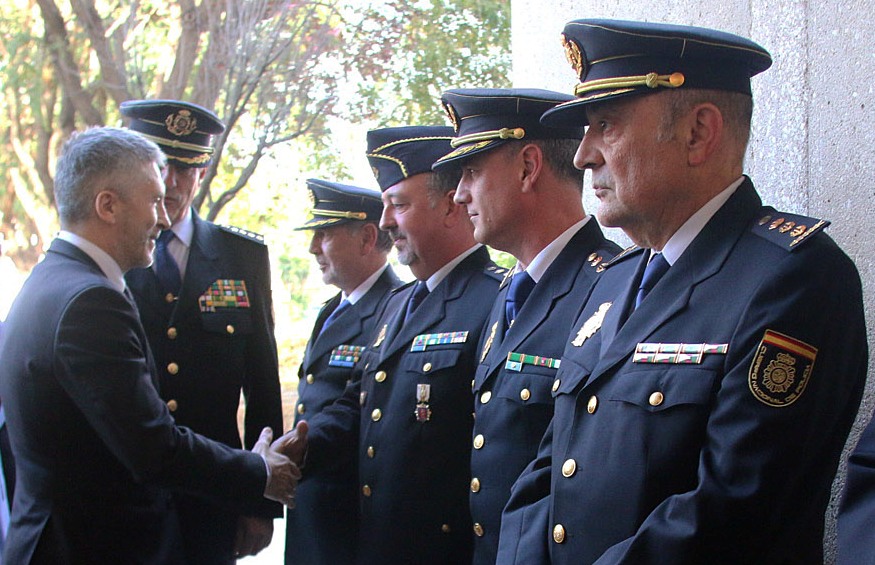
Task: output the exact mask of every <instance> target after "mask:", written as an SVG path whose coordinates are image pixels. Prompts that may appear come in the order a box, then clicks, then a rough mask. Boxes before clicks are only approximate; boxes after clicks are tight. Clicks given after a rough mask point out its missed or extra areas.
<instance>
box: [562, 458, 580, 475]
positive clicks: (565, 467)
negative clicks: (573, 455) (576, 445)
mask: <svg viewBox="0 0 875 565" xmlns="http://www.w3.org/2000/svg"><path fill="white" fill-rule="evenodd" d="M576 470H577V462H576V461H575V460H574V459H566V460H565V463H563V464H562V476H563V477H566V478H567V477H570V476H571V475H573V474H574V472H575V471H576Z"/></svg>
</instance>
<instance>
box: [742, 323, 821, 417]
mask: <svg viewBox="0 0 875 565" xmlns="http://www.w3.org/2000/svg"><path fill="white" fill-rule="evenodd" d="M816 358H817V348H816V347H813V346H811V345H809V344H807V343H805V342H803V341H799V340H797V339H794V338H792V337H790V336H788V335H784V334H782V333H778V332H776V331H774V330H766V332H765V334H763V338H762V339H761V340H760V344H759V345H758V346H757V349H756V354H755V355H754V358H753V361H751V364H750V370H749V371H748V386H749V388H750V391H751V392H752V393H753V395H754V397H755V398H756V399H757V400H759V401H760V402H762V403H763V404H766V405H768V406H772V407H775V408H781V407H784V406H789V405H791V404H793V403H794V402H796V401H797V400H798V399H799V397H800V396H802V393H803V392H805V387H806V386H807V385H808V380H809V379H810V378H811V371H812V369H813V368H814V360H815V359H816Z"/></svg>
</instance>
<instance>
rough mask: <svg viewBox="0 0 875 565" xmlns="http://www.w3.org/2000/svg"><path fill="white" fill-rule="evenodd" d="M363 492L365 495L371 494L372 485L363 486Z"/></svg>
mask: <svg viewBox="0 0 875 565" xmlns="http://www.w3.org/2000/svg"><path fill="white" fill-rule="evenodd" d="M362 494H363V495H365V496H371V487H369V486H368V485H365V486H363V487H362Z"/></svg>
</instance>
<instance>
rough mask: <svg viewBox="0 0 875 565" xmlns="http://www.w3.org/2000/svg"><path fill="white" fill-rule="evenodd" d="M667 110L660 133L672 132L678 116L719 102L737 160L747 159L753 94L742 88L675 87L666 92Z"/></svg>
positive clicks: (663, 136) (663, 134)
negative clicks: (733, 90) (701, 106)
mask: <svg viewBox="0 0 875 565" xmlns="http://www.w3.org/2000/svg"><path fill="white" fill-rule="evenodd" d="M665 95H666V96H665V112H664V113H663V119H662V124H660V135H661V137H662V138H663V139H664V138H665V137H666V136H668V135H669V132H670V131H671V130H672V129H673V126H674V125H675V123H677V120H679V119H680V118H681V116H683V115H685V114H686V113H687V112H689V111H690V110H692V109H693V108H694V107H696V106H697V105H699V104H703V103H706V102H710V103H711V104H714V105H715V106H717V108H718V109H719V110H720V113H721V114H722V115H723V127H724V129H725V131H726V133H727V135H728V137H729V138H730V139H731V140H732V141H733V143H734V146H735V150H736V152H737V155H735V156H734V158H737V160H738V162H739V163H741V162H743V161H744V152H745V151H746V150H747V144H748V141H749V140H750V122H751V118H752V116H753V98H752V97H751V96H748V95H747V94H742V93H740V92H728V91H724V90H705V89H690V90H683V89H678V90H672V91H667V92H665Z"/></svg>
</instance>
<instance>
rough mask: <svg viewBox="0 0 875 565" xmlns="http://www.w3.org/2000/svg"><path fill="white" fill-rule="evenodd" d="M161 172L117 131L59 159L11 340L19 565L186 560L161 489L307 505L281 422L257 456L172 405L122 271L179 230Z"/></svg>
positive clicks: (0, 385) (8, 404) (131, 137)
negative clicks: (52, 219)
mask: <svg viewBox="0 0 875 565" xmlns="http://www.w3.org/2000/svg"><path fill="white" fill-rule="evenodd" d="M163 165H164V157H163V155H162V154H161V151H160V150H159V149H158V147H157V146H156V145H155V144H154V143H152V142H150V141H148V140H146V139H144V138H143V137H141V136H140V135H138V134H136V133H134V132H131V131H129V130H125V129H117V128H94V129H90V130H87V131H86V132H84V133H80V134H78V135H75V136H74V137H72V138H71V140H70V141H69V142H68V143H67V145H66V146H65V149H64V151H63V153H62V155H61V157H60V159H59V160H58V165H57V170H56V174H55V197H56V201H57V204H58V212H59V216H60V221H61V232H60V233H59V235H58V238H57V239H56V240H55V241H54V242H53V243H52V245H51V247H50V248H49V250H48V253H47V254H46V258H45V260H44V261H43V262H42V263H40V264H39V265H37V266H36V267H35V268H34V270H33V272H32V274H31V275H30V277H29V278H28V280H27V282H26V283H25V285H24V287H23V288H22V290H21V293H20V294H19V296H18V298H17V299H16V300H15V302H14V304H13V306H12V309H11V310H10V313H9V317H8V319H7V322H6V324H5V326H4V338H3V341H2V345H0V356H2V358H3V363H2V365H0V396H2V398H3V407H4V411H5V412H6V417H7V425H8V426H9V435H10V439H11V441H12V448H13V451H14V452H15V459H16V466H17V469H18V473H17V482H16V491H15V501H14V504H13V510H12V525H11V527H10V529H9V536H8V538H7V545H6V551H5V553H4V559H5V563H9V564H13V563H14V564H19V563H52V564H55V563H134V562H135V563H155V564H167V563H185V556H184V555H183V553H182V544H181V541H182V540H181V536H180V531H179V524H178V520H177V515H176V513H175V511H174V508H173V503H172V501H171V499H170V495H169V492H168V491H167V490H165V488H163V487H167V488H171V489H174V490H185V491H187V492H193V493H198V494H201V495H204V496H210V497H215V498H217V499H224V500H226V501H227V502H228V503H232V504H234V505H238V506H244V505H249V504H252V503H253V502H256V501H258V500H261V499H262V498H263V497H265V496H266V497H268V498H271V499H273V500H277V501H282V502H285V503H292V501H293V496H294V485H295V482H296V477H298V476H300V472H299V471H298V470H297V468H296V467H295V466H294V465H293V464H292V463H291V462H290V461H289V460H288V459H287V458H286V457H285V456H283V455H281V454H280V453H278V452H275V451H274V450H273V449H270V448H269V446H268V444H269V442H270V437H271V435H272V434H271V430H270V428H265V429H264V430H263V431H262V434H261V437H260V439H259V440H258V442H257V443H256V446H255V451H256V453H249V452H245V451H240V450H234V449H231V448H229V447H227V446H225V445H223V444H221V443H218V442H214V441H211V440H209V439H207V438H205V437H203V436H200V435H198V434H196V433H194V432H192V431H191V430H189V429H187V428H182V427H177V426H175V425H174V421H173V417H172V415H171V413H170V411H169V410H168V408H167V405H166V404H165V403H164V402H163V401H162V400H161V398H160V397H159V396H158V393H157V390H156V387H157V386H158V379H157V371H156V369H155V364H154V361H153V360H152V355H151V351H150V348H149V343H148V340H147V338H146V334H145V331H144V329H143V326H142V325H141V323H140V320H139V316H138V314H137V309H136V306H135V304H134V301H133V297H131V296H130V293H129V291H128V289H127V288H126V285H125V280H124V278H123V276H124V273H125V272H126V271H128V270H130V269H132V268H136V267H143V266H147V265H148V264H149V263H150V262H151V261H152V251H153V247H154V245H155V240H156V239H157V237H158V233H159V231H160V230H161V229H162V228H167V227H168V226H169V220H168V219H167V215H166V212H165V211H164V205H163V200H164V184H163V182H162V180H161V174H160V169H161V167H163ZM298 431H299V432H302V433H300V434H298V435H299V436H305V435H306V432H305V430H303V429H301V430H298ZM280 441H281V440H277V442H280ZM277 445H279V443H277ZM283 445H287V443H285V442H284V443H283Z"/></svg>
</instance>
